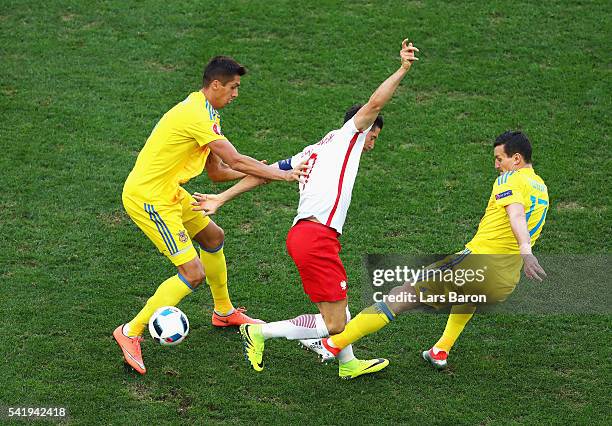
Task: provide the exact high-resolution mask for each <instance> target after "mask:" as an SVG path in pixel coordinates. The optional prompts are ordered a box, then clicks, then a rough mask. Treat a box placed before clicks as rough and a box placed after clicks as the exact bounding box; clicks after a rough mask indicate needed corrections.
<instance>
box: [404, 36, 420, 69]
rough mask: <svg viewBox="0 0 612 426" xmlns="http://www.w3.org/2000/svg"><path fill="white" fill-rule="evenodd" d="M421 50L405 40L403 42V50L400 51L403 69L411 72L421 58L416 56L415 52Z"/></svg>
mask: <svg viewBox="0 0 612 426" xmlns="http://www.w3.org/2000/svg"><path fill="white" fill-rule="evenodd" d="M418 51H419V49H418V48H416V47H415V46H413V45H412V42H408V39H405V40H404V41H403V42H402V50H400V57H401V58H402V67H403V68H404V69H406V70H409V69H410V67H411V66H412V63H413V62H414V61H418V60H419V58H417V57H416V56H414V52H418Z"/></svg>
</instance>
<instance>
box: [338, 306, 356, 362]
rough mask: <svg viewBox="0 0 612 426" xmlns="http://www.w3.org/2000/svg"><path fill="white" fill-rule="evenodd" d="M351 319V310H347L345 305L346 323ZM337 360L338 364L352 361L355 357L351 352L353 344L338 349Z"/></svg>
mask: <svg viewBox="0 0 612 426" xmlns="http://www.w3.org/2000/svg"><path fill="white" fill-rule="evenodd" d="M350 320H351V311H349V308H348V306H347V307H346V323H347V324H348V322H349V321H350ZM337 358H338V362H339V363H340V364H344V363H346V362H349V361H352V360H354V359H355V354H353V345H348V346H347V347H345V348H344V349H342V350H341V351H340V353H339V354H338V356H337Z"/></svg>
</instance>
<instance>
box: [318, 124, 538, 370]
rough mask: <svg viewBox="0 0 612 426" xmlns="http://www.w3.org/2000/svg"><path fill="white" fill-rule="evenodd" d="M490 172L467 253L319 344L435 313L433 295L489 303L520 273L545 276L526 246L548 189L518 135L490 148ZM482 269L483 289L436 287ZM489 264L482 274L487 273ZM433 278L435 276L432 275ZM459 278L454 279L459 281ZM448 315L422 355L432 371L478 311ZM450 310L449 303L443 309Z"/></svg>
mask: <svg viewBox="0 0 612 426" xmlns="http://www.w3.org/2000/svg"><path fill="white" fill-rule="evenodd" d="M494 156H495V168H496V169H497V170H498V171H499V173H500V175H499V177H497V178H496V179H495V181H494V182H493V190H492V191H491V196H490V197H489V203H488V205H487V208H486V211H485V214H484V216H483V218H482V219H481V221H480V225H479V226H478V231H477V232H476V235H475V236H474V238H472V240H471V241H470V242H469V243H467V244H466V246H465V249H464V250H463V251H461V252H459V253H457V254H455V255H452V256H448V257H447V258H445V259H444V260H442V261H440V262H436V263H435V264H433V265H430V266H429V267H427V268H426V270H425V271H424V272H423V274H421V275H420V276H419V279H418V280H417V281H409V282H406V283H404V285H402V286H398V287H395V288H393V289H392V290H391V291H390V293H389V295H388V296H390V297H387V298H386V300H387V301H386V302H385V301H381V302H378V303H375V304H374V305H372V306H370V307H368V308H366V309H365V310H363V311H361V312H360V313H359V314H358V315H357V316H356V317H355V318H354V319H353V320H352V321H350V322H349V323H348V324H347V325H346V327H345V329H344V331H343V332H342V333H340V334H337V335H334V336H331V337H329V338H327V339H323V340H322V345H323V347H324V348H325V349H326V350H328V351H329V352H331V354H333V355H336V354H338V353H340V351H341V350H342V348H344V347H346V346H348V345H350V344H352V343H354V342H355V341H357V340H359V339H361V338H362V337H364V336H366V335H368V334H371V333H374V332H375V331H378V330H380V329H381V328H383V327H384V326H385V325H387V324H388V323H389V322H390V321H392V320H393V319H395V317H396V316H397V315H398V314H400V313H402V312H405V311H407V310H410V309H413V308H415V307H417V306H418V305H419V304H421V303H425V304H427V305H431V306H433V307H436V308H439V307H441V305H440V304H439V303H437V301H439V300H446V301H448V298H447V299H440V298H439V297H438V298H437V297H436V296H432V295H446V296H448V295H449V293H451V292H455V293H454V294H457V292H458V293H459V294H463V295H465V294H469V293H467V292H468V291H475V292H477V293H482V294H485V295H487V296H488V297H489V300H488V302H489V303H496V302H501V301H503V300H505V298H506V297H507V296H508V295H509V294H510V293H512V291H513V290H514V288H515V286H516V284H517V283H518V281H519V278H520V271H521V268H523V270H524V272H525V275H526V276H527V277H528V278H530V279H535V280H539V281H541V280H542V278H543V277H545V276H546V273H545V272H544V270H543V268H542V267H541V266H540V264H539V263H538V260H537V258H536V257H535V256H534V255H533V253H532V251H531V248H532V246H533V245H534V244H535V241H536V240H537V239H538V237H539V236H540V233H541V232H542V228H543V226H544V222H545V220H546V213H547V211H548V207H549V200H548V190H547V188H546V185H545V184H544V181H543V180H542V178H540V177H539V176H538V175H536V173H535V171H534V170H533V167H532V165H531V144H530V142H529V140H528V139H527V137H526V136H525V135H524V134H523V133H521V132H512V131H509V132H506V133H503V134H502V135H500V136H499V137H497V139H496V140H495V143H494ZM483 264H484V265H486V267H485V270H486V271H487V272H486V273H485V274H484V275H483V277H484V281H483V284H482V285H476V286H475V288H472V290H468V288H465V289H463V288H462V285H461V283H457V282H456V281H457V278H454V280H455V282H450V283H448V282H446V281H443V280H442V282H440V280H438V281H436V280H435V279H434V278H433V277H434V276H435V275H436V272H446V271H453V272H456V271H458V270H459V269H463V271H465V269H468V268H474V267H475V266H482V265H483ZM487 267H488V270H487ZM438 276H439V275H438ZM457 276H459V275H455V277H457ZM451 305H452V307H451V314H450V315H449V318H448V322H447V324H446V328H445V330H444V333H443V334H442V337H441V338H440V339H439V340H438V342H437V343H436V344H435V345H434V346H433V347H432V348H431V349H429V350H428V351H424V352H423V358H424V359H425V360H426V361H428V362H430V363H431V364H432V365H433V366H434V367H436V368H439V369H443V368H446V366H447V356H448V353H449V352H450V350H451V348H452V346H453V344H454V343H455V341H456V340H457V338H458V337H459V334H460V333H461V332H462V331H463V328H464V327H465V325H466V324H467V322H468V321H469V320H470V318H471V317H472V315H473V314H474V312H475V310H476V305H475V304H471V303H462V304H451ZM446 306H448V304H446Z"/></svg>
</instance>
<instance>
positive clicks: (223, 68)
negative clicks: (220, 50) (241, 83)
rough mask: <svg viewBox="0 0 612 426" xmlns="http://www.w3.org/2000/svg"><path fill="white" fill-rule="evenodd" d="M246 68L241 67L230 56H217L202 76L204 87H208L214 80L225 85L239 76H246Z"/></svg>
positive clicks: (209, 63)
mask: <svg viewBox="0 0 612 426" xmlns="http://www.w3.org/2000/svg"><path fill="white" fill-rule="evenodd" d="M246 72H247V70H246V68H245V67H244V66H242V65H240V64H239V63H238V62H237V61H236V60H234V58H230V57H229V56H215V57H214V58H212V59H211V60H210V61H209V62H208V64H207V65H206V68H204V75H203V76H202V86H204V87H208V86H209V85H210V83H212V82H213V81H214V80H219V81H220V82H221V83H222V84H223V85H225V84H227V82H228V81H230V80H231V79H233V78H234V77H235V76H237V75H241V76H242V75H245V74H246Z"/></svg>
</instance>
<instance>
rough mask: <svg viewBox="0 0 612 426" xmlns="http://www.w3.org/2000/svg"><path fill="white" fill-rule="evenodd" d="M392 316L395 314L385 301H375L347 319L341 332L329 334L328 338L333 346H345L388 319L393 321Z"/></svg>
mask: <svg viewBox="0 0 612 426" xmlns="http://www.w3.org/2000/svg"><path fill="white" fill-rule="evenodd" d="M394 318H395V315H394V314H393V312H391V309H389V307H388V306H387V305H386V304H385V303H383V302H378V303H375V304H373V305H372V306H370V307H368V308H365V309H364V310H363V311H361V312H359V313H358V314H357V316H356V317H355V318H353V319H352V320H351V321H349V323H348V324H347V325H346V327H344V331H343V332H342V333H340V334H336V335H335V336H331V337H330V340H331V342H332V344H333V345H334V346H335V347H337V348H345V347H347V346H348V345H350V344H352V343H354V342H356V341H357V340H359V339H361V338H362V337H363V336H366V335H368V334H372V333H374V332H375V331H378V330H380V329H381V328H383V327H384V326H385V325H387V324H389V322H390V321H393V319H394Z"/></svg>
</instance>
